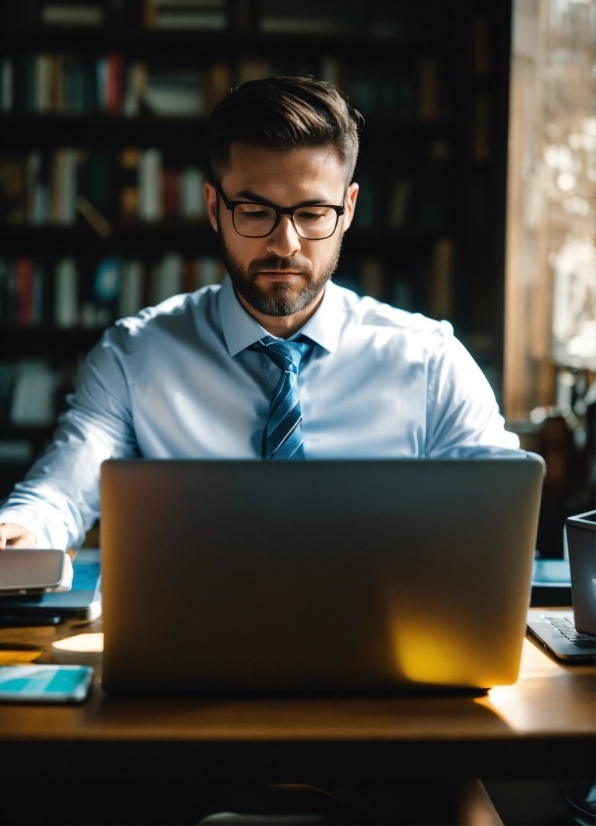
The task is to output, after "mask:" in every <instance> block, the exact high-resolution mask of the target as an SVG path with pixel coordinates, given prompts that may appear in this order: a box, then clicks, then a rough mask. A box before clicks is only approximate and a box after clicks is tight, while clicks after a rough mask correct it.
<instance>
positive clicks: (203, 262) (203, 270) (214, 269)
mask: <svg viewBox="0 0 596 826" xmlns="http://www.w3.org/2000/svg"><path fill="white" fill-rule="evenodd" d="M224 275H225V267H224V265H223V261H220V259H219V258H212V257H211V256H204V257H203V258H199V285H198V286H199V287H207V286H209V285H210V284H221V282H222V280H223V277H224Z"/></svg>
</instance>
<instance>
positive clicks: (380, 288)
mask: <svg viewBox="0 0 596 826" xmlns="http://www.w3.org/2000/svg"><path fill="white" fill-rule="evenodd" d="M384 277H385V267H384V265H383V263H382V262H381V261H365V262H364V263H363V264H362V273H361V278H360V283H361V289H362V293H363V294H364V295H370V296H371V297H372V298H376V299H379V300H380V299H381V298H382V297H383V292H384V283H383V282H384Z"/></svg>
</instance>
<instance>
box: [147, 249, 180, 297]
mask: <svg viewBox="0 0 596 826" xmlns="http://www.w3.org/2000/svg"><path fill="white" fill-rule="evenodd" d="M182 273H183V262H182V258H181V257H180V256H179V255H178V254H177V253H174V252H172V253H169V254H168V255H165V256H164V257H163V259H162V260H161V262H160V263H159V264H158V265H157V267H156V268H155V270H154V273H153V303H154V304H160V303H161V302H162V301H165V300H166V299H168V298H171V297H172V296H174V295H178V294H179V293H180V291H181V289H182Z"/></svg>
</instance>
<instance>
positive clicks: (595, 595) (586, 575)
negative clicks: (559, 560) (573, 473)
mask: <svg viewBox="0 0 596 826" xmlns="http://www.w3.org/2000/svg"><path fill="white" fill-rule="evenodd" d="M565 531H566V534H567V547H568V549H569V568H570V572H571V599H572V601H573V613H572V612H569V611H568V612H564V611H544V610H542V611H538V610H533V611H530V612H529V614H528V628H529V629H530V631H531V632H532V634H533V635H534V636H535V637H536V638H537V639H538V640H540V642H541V643H542V644H543V645H544V647H545V648H547V649H548V650H549V651H550V652H551V653H552V654H554V655H555V657H558V658H559V659H561V660H566V661H568V662H578V663H581V662H587V661H590V662H591V661H592V660H594V658H595V657H596V545H595V539H596V511H590V512H589V513H582V514H579V515H578V516H570V517H569V518H568V519H567V522H566V524H565Z"/></svg>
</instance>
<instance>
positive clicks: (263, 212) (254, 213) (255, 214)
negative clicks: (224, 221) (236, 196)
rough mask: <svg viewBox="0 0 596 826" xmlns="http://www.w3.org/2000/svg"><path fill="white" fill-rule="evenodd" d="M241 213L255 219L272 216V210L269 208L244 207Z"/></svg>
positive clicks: (245, 216) (244, 216)
mask: <svg viewBox="0 0 596 826" xmlns="http://www.w3.org/2000/svg"><path fill="white" fill-rule="evenodd" d="M241 214H242V217H243V218H252V219H254V220H257V221H258V220H261V221H262V220H263V219H264V218H269V217H270V212H269V210H267V209H250V207H249V208H243V209H242V210H241Z"/></svg>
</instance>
